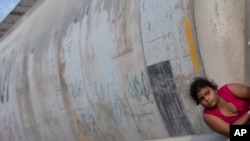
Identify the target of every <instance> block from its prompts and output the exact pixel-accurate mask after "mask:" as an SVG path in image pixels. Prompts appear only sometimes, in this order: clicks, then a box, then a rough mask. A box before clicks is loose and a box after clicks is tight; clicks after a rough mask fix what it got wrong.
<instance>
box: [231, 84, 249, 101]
mask: <svg viewBox="0 0 250 141" xmlns="http://www.w3.org/2000/svg"><path fill="white" fill-rule="evenodd" d="M227 86H228V88H229V89H230V90H231V91H232V92H233V93H234V95H235V96H237V97H239V98H242V99H250V87H249V86H246V85H243V84H227Z"/></svg>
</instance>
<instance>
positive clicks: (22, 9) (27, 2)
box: [0, 0, 38, 38]
mask: <svg viewBox="0 0 250 141" xmlns="http://www.w3.org/2000/svg"><path fill="white" fill-rule="evenodd" d="M37 1H38V0H21V1H20V2H19V3H18V4H17V6H16V7H15V8H14V9H13V10H12V11H11V12H10V13H9V15H8V16H7V17H6V18H5V19H4V20H3V21H2V22H1V23H0V38H1V37H2V36H3V35H4V34H5V33H6V32H7V31H8V30H9V29H10V28H11V27H12V26H13V25H14V24H15V23H16V22H17V21H18V20H19V19H20V18H21V17H22V16H23V15H24V14H25V13H26V12H27V11H28V10H29V9H30V8H31V7H32V6H33V5H34V4H35V3H36V2H37Z"/></svg>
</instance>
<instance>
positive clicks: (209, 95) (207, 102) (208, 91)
mask: <svg viewBox="0 0 250 141" xmlns="http://www.w3.org/2000/svg"><path fill="white" fill-rule="evenodd" d="M197 98H198V102H199V103H200V104H201V105H202V106H203V107H206V108H214V107H216V106H217V104H218V100H219V95H218V94H217V90H214V89H212V88H211V87H208V86H207V87H204V88H201V90H200V91H199V92H198V94H197Z"/></svg>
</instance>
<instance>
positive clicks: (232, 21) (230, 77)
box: [194, 0, 250, 85]
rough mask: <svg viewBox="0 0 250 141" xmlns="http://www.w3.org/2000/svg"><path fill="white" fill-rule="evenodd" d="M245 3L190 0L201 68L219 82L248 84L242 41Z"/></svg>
mask: <svg viewBox="0 0 250 141" xmlns="http://www.w3.org/2000/svg"><path fill="white" fill-rule="evenodd" d="M245 6H246V2H245V0H240V1H236V0H232V1H223V0H219V1H209V0H207V1H200V0H194V11H195V12H194V13H195V25H196V29H197V38H198V40H199V49H200V53H201V56H202V60H203V64H204V68H205V71H206V74H207V76H208V77H209V78H211V79H213V80H214V81H215V82H217V83H218V84H219V85H222V84H224V83H230V82H238V83H247V84H250V83H249V82H248V81H249V78H248V77H246V76H248V73H246V72H249V71H247V70H248V68H247V66H249V65H247V64H246V62H248V61H247V60H248V59H247V58H246V56H249V53H247V52H248V51H247V48H246V47H247V46H246V42H245V33H246V30H245V29H246V28H245V23H246V19H247V18H245ZM246 27H247V26H246ZM245 60H246V61H245Z"/></svg>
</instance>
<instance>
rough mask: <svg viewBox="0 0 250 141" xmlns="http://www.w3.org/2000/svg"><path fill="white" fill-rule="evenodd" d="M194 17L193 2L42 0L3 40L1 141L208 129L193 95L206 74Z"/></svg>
mask: <svg viewBox="0 0 250 141" xmlns="http://www.w3.org/2000/svg"><path fill="white" fill-rule="evenodd" d="M193 15H194V14H193V1H192V0H180V1H175V0H171V1H166V0H156V1H152V0H119V1H116V0H104V1H100V0H71V1H61V0H53V1H50V0H44V1H38V3H37V5H35V7H34V8H32V9H31V11H29V12H28V13H27V14H26V15H25V16H24V17H23V18H22V19H21V20H20V21H19V22H18V23H17V24H16V25H15V28H14V30H13V31H12V32H9V33H8V35H5V37H4V38H2V39H1V42H0V92H1V93H0V102H1V106H0V140H1V141H59V140H60V141H100V140H107V141H143V140H153V139H162V138H166V139H167V140H168V139H169V140H170V139H171V138H173V137H180V136H186V135H190V136H189V137H192V135H200V134H205V133H210V132H211V131H210V130H209V129H208V128H207V126H206V125H205V124H204V122H203V120H202V117H201V107H197V106H196V105H195V103H194V102H193V101H192V100H191V99H190V97H189V94H188V85H189V83H190V81H191V80H192V78H193V77H194V76H196V75H205V71H204V69H203V64H202V61H201V59H200V58H201V56H200V54H199V50H198V48H197V46H198V42H197V35H196V30H195V24H194V17H193ZM209 137H213V136H209ZM184 138H186V139H188V138H187V137H184Z"/></svg>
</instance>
